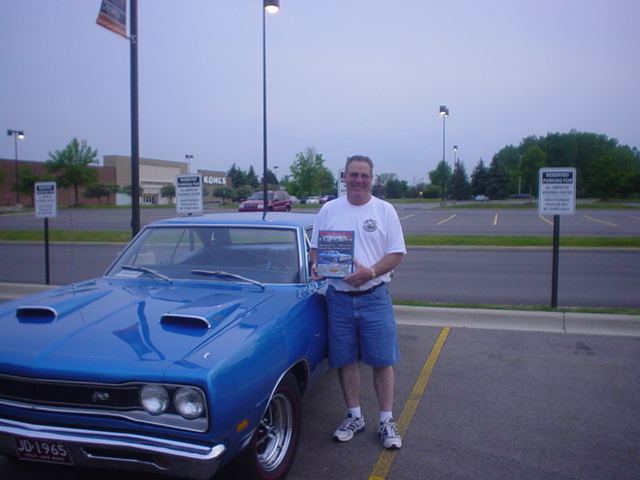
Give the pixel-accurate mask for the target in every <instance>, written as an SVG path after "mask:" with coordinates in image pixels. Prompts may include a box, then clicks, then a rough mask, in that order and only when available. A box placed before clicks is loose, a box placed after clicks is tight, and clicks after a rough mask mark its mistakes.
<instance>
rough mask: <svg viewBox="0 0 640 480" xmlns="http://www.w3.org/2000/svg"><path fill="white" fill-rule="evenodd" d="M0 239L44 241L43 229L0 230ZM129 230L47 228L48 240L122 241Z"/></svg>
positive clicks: (126, 237) (129, 238)
mask: <svg viewBox="0 0 640 480" xmlns="http://www.w3.org/2000/svg"><path fill="white" fill-rule="evenodd" d="M0 240H3V241H12V242H44V231H43V230H0ZM129 240H131V232H125V231H114V230H75V231H71V230H49V241H50V242H71V241H73V242H124V243H127V242H129Z"/></svg>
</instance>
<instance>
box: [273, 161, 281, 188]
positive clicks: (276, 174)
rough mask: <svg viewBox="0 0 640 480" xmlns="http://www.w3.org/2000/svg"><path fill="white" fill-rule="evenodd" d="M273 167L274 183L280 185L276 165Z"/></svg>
mask: <svg viewBox="0 0 640 480" xmlns="http://www.w3.org/2000/svg"><path fill="white" fill-rule="evenodd" d="M273 169H274V170H275V176H276V185H280V182H279V181H278V166H277V165H274V166H273Z"/></svg>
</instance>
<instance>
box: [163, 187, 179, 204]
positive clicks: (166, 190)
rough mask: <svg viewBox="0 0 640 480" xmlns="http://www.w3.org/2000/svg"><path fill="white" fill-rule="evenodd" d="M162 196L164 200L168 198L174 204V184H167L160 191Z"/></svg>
mask: <svg viewBox="0 0 640 480" xmlns="http://www.w3.org/2000/svg"><path fill="white" fill-rule="evenodd" d="M160 196H161V197H162V198H168V199H169V202H170V203H173V199H174V198H175V196H176V186H175V184H174V183H167V184H166V185H163V186H162V188H161V189H160Z"/></svg>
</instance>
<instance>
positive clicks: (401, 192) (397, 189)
mask: <svg viewBox="0 0 640 480" xmlns="http://www.w3.org/2000/svg"><path fill="white" fill-rule="evenodd" d="M394 176H395V175H394ZM409 191H410V189H409V184H408V183H407V181H406V180H398V179H396V178H392V179H391V180H389V181H388V182H387V184H386V185H385V192H386V195H387V198H405V197H407V196H408V195H409Z"/></svg>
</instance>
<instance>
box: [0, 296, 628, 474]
mask: <svg viewBox="0 0 640 480" xmlns="http://www.w3.org/2000/svg"><path fill="white" fill-rule="evenodd" d="M0 288H1V289H2V290H3V291H5V292H6V291H7V289H8V288H9V286H7V285H6V284H3V285H0ZM11 288H16V289H18V288H19V287H11ZM30 288H31V289H35V288H38V287H30ZM40 288H41V287H40ZM15 294H16V295H17V294H18V293H17V291H16V293H15ZM396 314H397V320H398V323H399V326H398V339H399V343H400V350H401V352H402V359H401V360H400V362H399V363H398V364H397V365H396V366H395V372H396V394H395V405H394V414H395V416H396V420H397V421H398V424H399V428H400V431H401V433H402V435H403V447H402V449H400V450H398V451H396V452H387V451H384V450H383V449H382V448H381V446H380V444H379V441H378V436H377V434H376V430H377V427H376V423H377V407H376V400H375V392H374V391H373V387H372V378H371V371H370V369H369V368H367V367H363V368H362V376H363V382H362V385H363V391H362V397H361V398H362V407H363V412H364V415H365V420H366V421H367V430H366V432H364V433H362V434H359V435H357V436H356V437H355V438H354V439H353V440H351V441H350V442H348V443H345V444H338V443H335V442H333V441H332V440H331V433H332V431H333V430H334V429H335V428H336V427H337V426H338V425H339V424H340V422H341V420H342V417H343V415H344V406H343V402H342V395H341V393H340V388H339V384H338V379H337V374H336V372H335V371H333V370H330V371H329V372H327V374H326V375H325V376H324V377H323V378H322V379H321V380H320V382H319V383H318V384H317V385H316V386H315V387H314V388H313V390H311V391H310V392H308V394H307V395H306V396H305V399H304V402H303V418H304V424H303V429H302V436H301V444H300V448H299V450H298V455H297V457H296V460H295V463H294V465H293V468H292V471H291V473H290V475H289V477H288V478H289V480H320V479H322V480H333V479H335V480H345V479H347V480H360V479H362V480H380V479H387V480H415V479H442V480H445V479H446V480H472V479H473V480H476V479H485V478H486V479H519V480H529V479H530V480H540V479H554V480H576V479H585V480H586V479H589V480H610V479H617V480H637V479H638V478H640V454H639V453H638V452H640V423H639V422H638V421H637V415H638V412H639V411H640V396H638V392H639V391H640V328H639V324H638V322H637V319H634V318H627V317H625V316H609V315H600V316H590V315H575V316H574V315H569V314H555V313H551V314H546V313H542V314H541V313H538V314H536V313H531V312H530V313H526V312H525V313H518V312H511V311H500V312H498V311H482V310H478V311H472V310H468V309H459V310H455V309H453V310H450V309H430V308H426V309H425V308H420V307H396ZM442 325H448V326H446V327H443V326H442ZM113 476H114V473H113V472H109V471H101V470H92V469H69V467H61V466H57V465H49V464H38V463H30V462H20V461H17V460H15V459H8V458H1V457H0V478H6V479H20V480H63V479H64V480H68V479H69V478H73V479H77V480H107V479H109V480H111V479H113ZM117 476H118V479H119V480H152V479H154V480H156V479H158V478H162V477H157V476H153V475H142V474H134V473H128V472H118V473H117ZM216 479H217V480H229V479H234V480H236V479H235V478H234V476H233V474H231V473H229V472H222V473H221V474H220V475H218V476H217V477H216Z"/></svg>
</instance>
